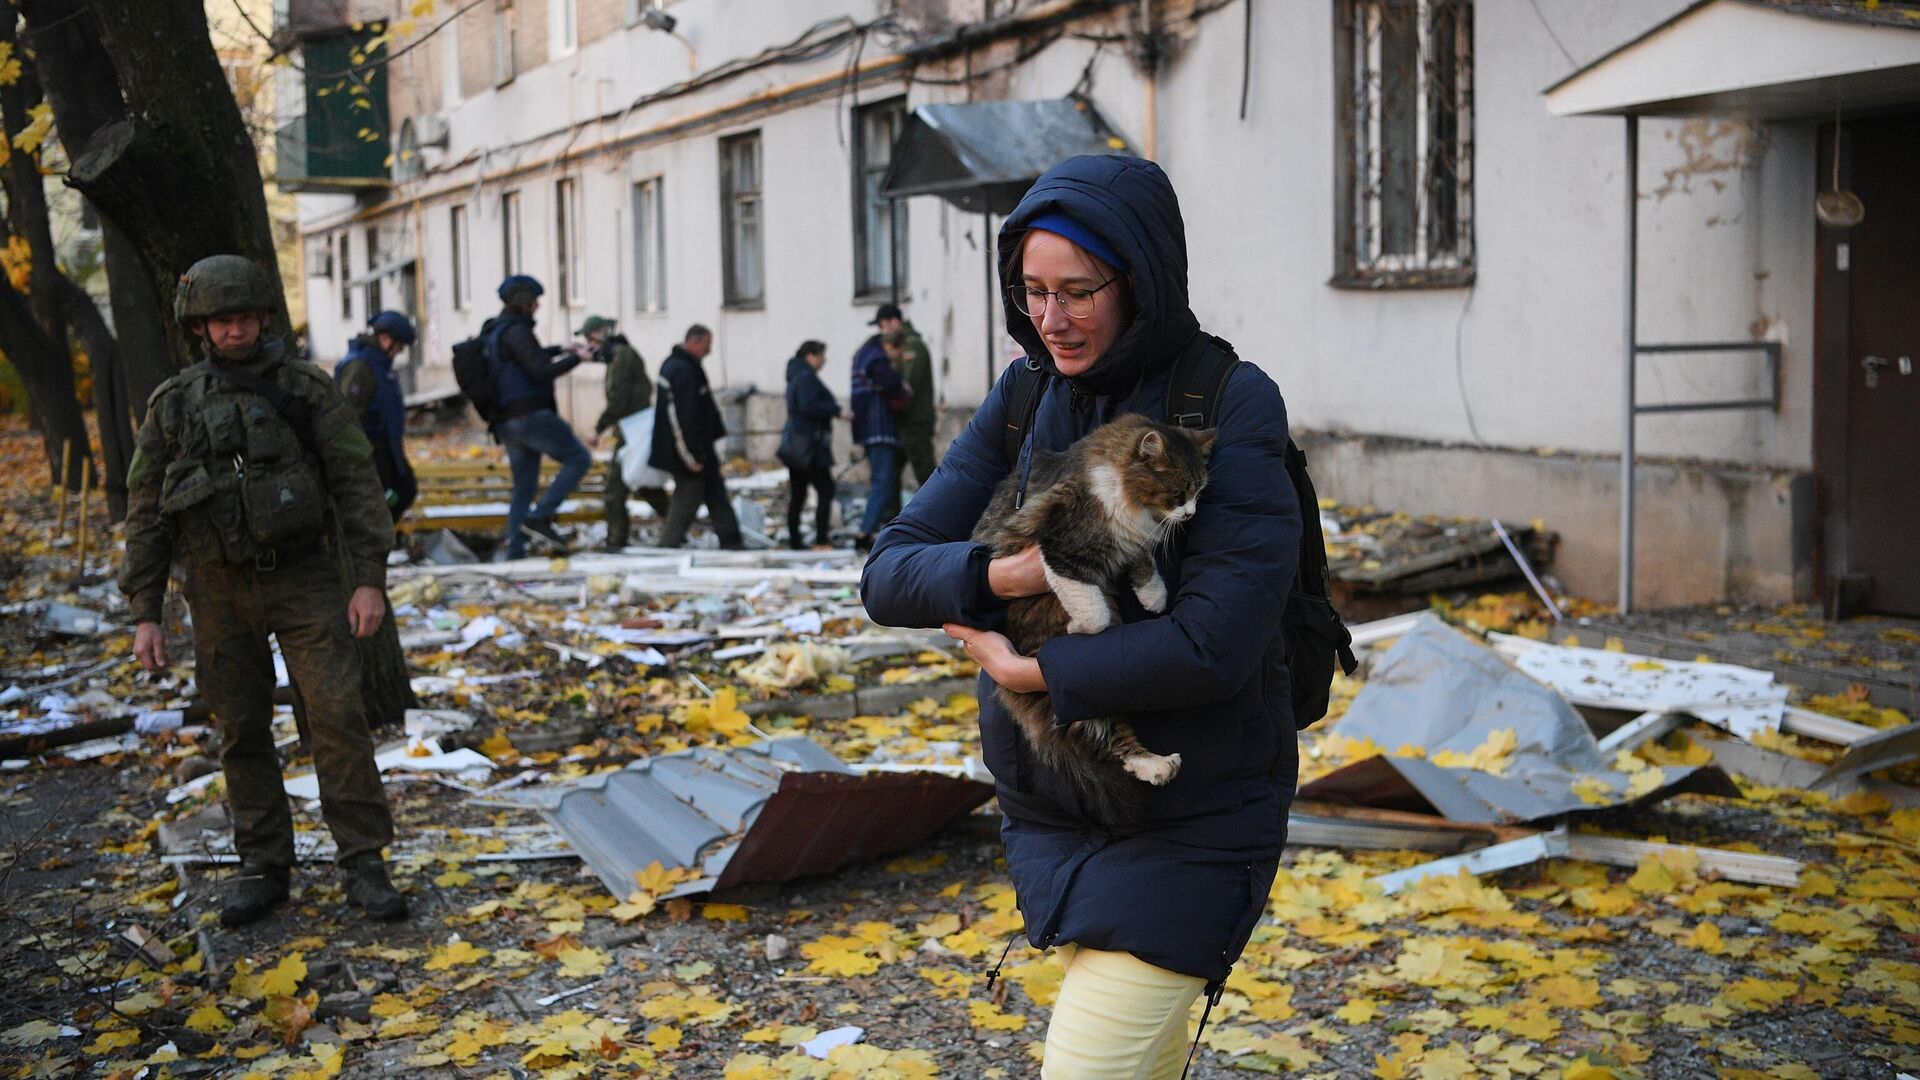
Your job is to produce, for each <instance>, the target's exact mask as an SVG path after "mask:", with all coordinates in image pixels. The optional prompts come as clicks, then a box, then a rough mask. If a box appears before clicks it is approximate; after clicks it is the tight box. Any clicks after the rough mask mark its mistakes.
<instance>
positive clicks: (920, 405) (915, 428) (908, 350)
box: [873, 304, 937, 484]
mask: <svg viewBox="0 0 1920 1080" xmlns="http://www.w3.org/2000/svg"><path fill="white" fill-rule="evenodd" d="M873 325H874V326H875V327H877V328H879V330H880V337H881V340H882V342H883V343H884V342H885V340H886V339H887V337H888V336H889V335H892V334H895V333H898V334H899V335H900V343H899V345H898V347H897V349H896V348H895V347H889V348H888V351H887V355H888V356H889V357H890V358H891V359H892V360H893V369H894V370H895V371H896V372H898V373H899V375H900V382H901V384H902V385H904V386H905V387H906V388H907V390H908V392H909V393H911V394H912V396H911V397H909V398H908V399H907V406H906V408H905V409H902V410H901V411H900V413H899V415H897V416H895V417H894V419H893V424H894V429H895V430H896V431H898V432H899V433H900V453H901V456H902V457H904V458H905V459H906V463H907V464H909V465H912V466H913V478H914V481H915V482H916V483H920V484H924V483H926V482H927V478H928V477H930V476H932V475H933V468H934V465H935V464H937V460H936V459H935V457H934V455H933V427H934V421H935V419H936V417H935V415H934V397H935V394H934V389H933V357H932V355H930V354H929V353H928V352H927V343H926V341H925V340H924V339H923V338H921V336H920V331H918V330H916V329H914V328H913V323H911V322H909V321H907V319H906V318H904V317H903V316H902V315H901V314H900V308H899V306H898V305H896V304H881V305H880V310H879V312H878V313H876V314H875V315H874V317H873Z"/></svg>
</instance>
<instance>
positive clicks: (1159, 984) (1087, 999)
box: [1040, 945, 1206, 1080]
mask: <svg viewBox="0 0 1920 1080" xmlns="http://www.w3.org/2000/svg"><path fill="white" fill-rule="evenodd" d="M1059 956H1060V962H1061V963H1063V964H1065V965H1066V968H1067V974H1066V977H1065V979H1064V980H1063V981H1062V982H1061V984H1060V997H1059V1000H1057V1001H1056V1002H1055V1003H1054V1006H1053V1019H1052V1020H1051V1021H1050V1022H1049V1023H1048V1024H1047V1047H1046V1056H1045V1062H1044V1064H1042V1065H1041V1067H1040V1075H1041V1077H1042V1078H1043V1080H1178V1077H1179V1076H1180V1069H1181V1066H1183V1065H1184V1064H1186V1060H1187V1011H1188V1009H1190V1008H1191V1007H1192V1005H1193V1002H1194V999H1196V998H1198V997H1199V996H1200V991H1201V989H1202V988H1204V986H1205V985H1206V983H1205V980H1203V979H1197V978H1194V977H1193V976H1191V975H1179V974H1176V973H1174V972H1171V971H1168V970H1166V969H1165V968H1158V967H1154V966H1153V965H1152V964H1149V963H1147V962H1146V961H1144V960H1140V959H1137V958H1135V957H1134V956H1133V955H1132V954H1131V953H1123V952H1101V951H1100V950H1098V949H1083V948H1080V947H1079V946H1077V945H1062V946H1061V947H1060V950H1059Z"/></svg>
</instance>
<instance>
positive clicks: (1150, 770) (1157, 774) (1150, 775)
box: [1123, 754, 1180, 787]
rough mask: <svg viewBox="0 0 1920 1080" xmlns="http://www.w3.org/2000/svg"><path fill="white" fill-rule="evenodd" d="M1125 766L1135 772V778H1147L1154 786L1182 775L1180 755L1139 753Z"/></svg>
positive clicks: (1129, 770)
mask: <svg viewBox="0 0 1920 1080" xmlns="http://www.w3.org/2000/svg"><path fill="white" fill-rule="evenodd" d="M1123 767H1124V768H1125V769H1126V770H1127V772H1129V773H1131V774H1133V776H1134V778H1135V779H1139V780H1145V781H1146V782H1147V783H1149V784H1152V785H1153V786H1154V787H1162V786H1164V785H1165V784H1166V783H1167V781H1169V780H1172V779H1173V778H1174V777H1176V776H1178V775H1180V755H1179V754H1138V755H1135V756H1133V757H1130V758H1128V759H1127V760H1126V761H1125V762H1124V765H1123Z"/></svg>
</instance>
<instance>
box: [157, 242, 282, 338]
mask: <svg viewBox="0 0 1920 1080" xmlns="http://www.w3.org/2000/svg"><path fill="white" fill-rule="evenodd" d="M277 303H278V301H277V298H276V297H275V295H274V289H273V283H272V282H271V281H269V280H268V279H267V275H266V272H265V271H264V270H262V269H260V266H259V264H257V263H255V262H254V261H253V260H252V259H249V258H247V257H246V256H244V255H209V256H207V257H206V258H204V259H201V260H200V261H199V262H197V263H194V264H193V265H192V266H190V267H188V268H187V272H186V273H184V274H182V275H180V287H179V288H178V289H177V290H175V291H174V294H173V317H174V319H175V320H176V321H178V322H183V323H184V322H191V321H192V320H194V319H210V318H213V317H214V316H215V315H230V314H232V313H234V312H236V311H272V310H273V309H274V308H275V307H276V306H277Z"/></svg>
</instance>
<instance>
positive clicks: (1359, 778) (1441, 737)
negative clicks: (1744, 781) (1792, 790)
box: [1300, 616, 1739, 823]
mask: <svg viewBox="0 0 1920 1080" xmlns="http://www.w3.org/2000/svg"><path fill="white" fill-rule="evenodd" d="M1506 728H1512V729H1513V730H1514V733H1515V735H1516V737H1517V739H1518V745H1517V746H1516V747H1515V749H1514V752H1513V754H1512V757H1511V761H1510V763H1509V764H1508V766H1507V768H1506V770H1505V773H1504V775H1500V776H1495V775H1493V774H1491V773H1488V772H1482V771H1480V770H1478V769H1470V768H1449V767H1442V766H1439V765H1435V764H1434V763H1433V762H1432V760H1431V758H1432V757H1433V755H1435V754H1436V753H1439V752H1441V751H1445V750H1452V751H1457V752H1460V753H1463V754H1464V753H1470V752H1471V751H1473V750H1474V749H1475V748H1476V747H1478V746H1480V745H1482V744H1483V743H1485V742H1486V741H1487V740H1488V738H1489V737H1490V736H1492V735H1493V733H1494V732H1496V731H1500V730H1502V729H1506ZM1334 730H1335V731H1336V732H1338V733H1339V734H1341V735H1343V736H1346V737H1348V738H1353V739H1371V740H1373V742H1375V743H1376V744H1378V745H1380V746H1382V747H1385V748H1386V749H1387V753H1388V756H1385V757H1374V758H1368V759H1366V760H1363V761H1358V762H1355V763H1354V764H1352V765H1348V766H1346V767H1345V768H1342V769H1338V770H1336V771H1334V772H1332V773H1329V774H1327V775H1326V776H1323V777H1320V778H1319V779H1317V780H1314V781H1312V782H1311V783H1308V784H1305V785H1303V786H1302V787H1301V788H1300V797H1301V798H1303V799H1324V800H1326V801H1328V802H1347V803H1358V804H1361V805H1366V806H1379V807H1385V808H1390V809H1400V810H1413V811H1425V810H1427V809H1428V808H1429V807H1430V808H1431V810H1432V811H1438V812H1439V813H1440V814H1442V815H1444V816H1446V817H1448V818H1450V819H1452V820H1454V821H1477V822H1491V823H1517V822H1526V821H1540V820H1543V819H1546V818H1552V817H1561V816H1565V815H1571V814H1587V813H1593V812H1596V811H1600V810H1606V809H1609V808H1611V807H1614V806H1620V805H1624V804H1627V803H1630V802H1635V803H1637V802H1647V801H1657V800H1660V799H1664V798H1666V797H1668V796H1670V795H1673V794H1675V793H1678V792H1681V791H1697V792H1702V793H1707V794H1719V795H1738V794H1739V791H1738V789H1736V788H1735V787H1734V786H1733V782H1732V781H1731V780H1729V779H1728V778H1727V775H1726V774H1725V773H1724V772H1721V771H1720V769H1718V768H1717V767H1715V766H1711V765H1708V766H1701V767H1699V768H1679V767H1675V766H1656V767H1658V768H1660V769H1661V771H1662V773H1663V778H1662V780H1661V782H1660V784H1659V785H1658V786H1657V787H1655V788H1653V789H1652V790H1651V791H1648V792H1647V793H1645V794H1644V795H1641V796H1639V797H1638V798H1633V799H1629V798H1628V797H1627V794H1626V792H1627V789H1628V785H1629V783H1630V780H1631V777H1630V776H1629V774H1627V773H1625V772H1621V771H1618V770H1616V769H1614V768H1613V767H1612V763H1611V762H1609V761H1608V760H1606V758H1605V757H1603V756H1602V754H1601V753H1600V748H1599V746H1598V745H1597V744H1596V743H1595V741H1594V738H1593V733H1592V732H1591V731H1590V730H1589V729H1588V727H1587V723H1586V720H1585V719H1583V718H1582V717H1581V716H1580V714H1579V713H1578V712H1576V711H1574V708H1573V706H1571V705H1569V704H1568V703H1567V701H1566V699H1565V698H1563V697H1561V696H1560V695H1559V694H1558V693H1556V692H1554V691H1553V690H1552V689H1551V688H1549V687H1546V686H1543V685H1541V684H1540V683H1538V682H1535V681H1534V680H1533V679H1531V678H1529V677H1527V676H1526V675H1525V674H1523V673H1521V672H1519V671H1516V670H1514V669H1513V668H1512V667H1510V666H1509V665H1508V664H1507V663H1506V662H1505V661H1504V660H1502V659H1501V658H1500V656H1499V655H1498V654H1497V653H1495V652H1494V651H1493V650H1491V649H1488V648H1487V647H1485V646H1483V645H1481V644H1480V643H1479V642H1478V641H1475V640H1473V639H1471V638H1469V637H1467V636H1466V635H1465V634H1462V633H1460V632H1459V631H1457V630H1454V629H1453V628H1451V627H1449V626H1447V625H1446V624H1445V623H1443V622H1441V621H1440V620H1439V619H1437V618H1434V617H1431V616H1426V617H1422V618H1421V619H1419V620H1418V621H1417V622H1416V623H1415V625H1414V626H1413V628H1412V629H1411V630H1409V631H1408V632H1407V633H1406V634H1405V635H1404V636H1402V637H1401V639H1400V641H1399V642H1398V643H1396V644H1395V645H1394V646H1393V648H1391V649H1389V650H1388V651H1387V653H1386V654H1385V655H1384V656H1381V657H1379V658H1378V659H1376V660H1375V661H1374V662H1373V670H1372V671H1371V672H1370V673H1369V674H1368V676H1367V683H1366V686H1365V688H1364V689H1362V690H1361V691H1360V693H1359V694H1358V695H1356V696H1355V697H1354V699H1353V703H1352V704H1351V705H1349V706H1348V708H1347V712H1346V715H1344V716H1342V717H1341V718H1340V720H1339V721H1338V723H1337V724H1336V725H1335V726H1334ZM1408 744H1411V745H1413V746H1418V747H1422V748H1424V749H1425V751H1426V757H1425V758H1413V757H1395V756H1392V753H1393V751H1394V750H1395V749H1396V748H1398V747H1400V746H1402V745H1408ZM1588 777H1594V778H1598V779H1600V780H1604V781H1605V782H1606V784H1607V786H1608V788H1609V789H1610V790H1611V793H1612V794H1611V796H1610V797H1608V798H1607V799H1606V801H1605V802H1603V803H1597V804H1596V803H1592V802H1588V801H1587V800H1586V799H1584V798H1582V797H1581V795H1580V794H1579V793H1576V792H1575V791H1574V785H1575V784H1577V783H1579V782H1580V781H1581V780H1582V779H1583V778H1588ZM1595 797H1597V793H1595Z"/></svg>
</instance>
